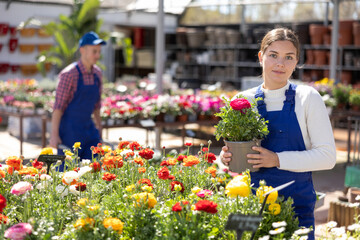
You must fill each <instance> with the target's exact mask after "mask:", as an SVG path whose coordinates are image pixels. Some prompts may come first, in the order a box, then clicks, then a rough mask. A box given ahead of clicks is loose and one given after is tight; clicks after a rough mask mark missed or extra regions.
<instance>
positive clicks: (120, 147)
mask: <svg viewBox="0 0 360 240" xmlns="http://www.w3.org/2000/svg"><path fill="white" fill-rule="evenodd" d="M129 143H130V142H128V141H121V142H119V144H118V149H124V148H126V147H127V146H128V145H129Z"/></svg>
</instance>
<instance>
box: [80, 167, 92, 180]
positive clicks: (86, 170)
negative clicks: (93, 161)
mask: <svg viewBox="0 0 360 240" xmlns="http://www.w3.org/2000/svg"><path fill="white" fill-rule="evenodd" d="M91 170H92V167H89V166H85V167H81V168H80V170H79V172H78V174H79V177H81V176H82V175H84V174H85V173H88V172H91Z"/></svg>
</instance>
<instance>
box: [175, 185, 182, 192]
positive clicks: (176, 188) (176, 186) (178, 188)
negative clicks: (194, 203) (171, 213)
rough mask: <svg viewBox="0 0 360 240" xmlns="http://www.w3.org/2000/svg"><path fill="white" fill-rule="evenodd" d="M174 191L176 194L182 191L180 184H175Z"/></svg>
mask: <svg viewBox="0 0 360 240" xmlns="http://www.w3.org/2000/svg"><path fill="white" fill-rule="evenodd" d="M174 189H175V191H176V192H180V191H181V190H182V187H181V185H180V184H175V186H174Z"/></svg>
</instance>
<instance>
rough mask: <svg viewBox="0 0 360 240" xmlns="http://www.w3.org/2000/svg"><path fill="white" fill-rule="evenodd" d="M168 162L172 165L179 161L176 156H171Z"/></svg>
mask: <svg viewBox="0 0 360 240" xmlns="http://www.w3.org/2000/svg"><path fill="white" fill-rule="evenodd" d="M167 162H168V164H170V165H176V164H177V163H178V160H177V159H176V158H169V159H168V160H167Z"/></svg>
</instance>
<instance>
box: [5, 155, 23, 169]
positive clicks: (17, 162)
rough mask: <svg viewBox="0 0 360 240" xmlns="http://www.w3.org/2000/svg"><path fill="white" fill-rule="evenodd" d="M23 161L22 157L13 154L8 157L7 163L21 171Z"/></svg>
mask: <svg viewBox="0 0 360 240" xmlns="http://www.w3.org/2000/svg"><path fill="white" fill-rule="evenodd" d="M22 161H23V160H22V159H21V158H18V157H15V156H11V157H8V159H6V164H7V165H9V166H10V167H9V168H12V170H16V171H19V170H20V169H21V168H22Z"/></svg>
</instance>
